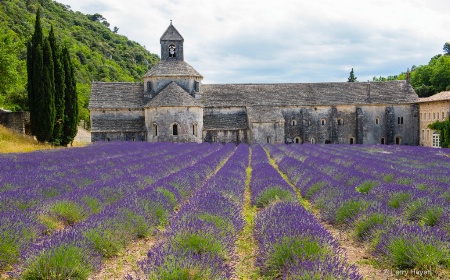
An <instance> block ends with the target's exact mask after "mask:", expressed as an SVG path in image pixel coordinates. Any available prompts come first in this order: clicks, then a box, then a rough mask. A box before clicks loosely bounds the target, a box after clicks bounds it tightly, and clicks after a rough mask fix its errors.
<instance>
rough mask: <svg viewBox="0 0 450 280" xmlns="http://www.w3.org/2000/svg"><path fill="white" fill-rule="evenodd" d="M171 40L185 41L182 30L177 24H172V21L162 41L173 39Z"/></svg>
mask: <svg viewBox="0 0 450 280" xmlns="http://www.w3.org/2000/svg"><path fill="white" fill-rule="evenodd" d="M171 40H174V41H184V39H183V37H182V36H181V34H180V32H178V30H177V29H176V28H175V26H173V25H172V22H171V23H170V25H169V27H167V29H166V31H164V33H163V35H162V36H161V39H160V41H171Z"/></svg>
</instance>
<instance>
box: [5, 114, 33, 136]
mask: <svg viewBox="0 0 450 280" xmlns="http://www.w3.org/2000/svg"><path fill="white" fill-rule="evenodd" d="M0 124H1V125H3V126H5V127H7V128H10V129H12V130H14V131H16V132H17V133H22V134H28V135H31V130H30V112H5V111H0Z"/></svg>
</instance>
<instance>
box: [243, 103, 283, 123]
mask: <svg viewBox="0 0 450 280" xmlns="http://www.w3.org/2000/svg"><path fill="white" fill-rule="evenodd" d="M247 115H248V120H249V122H278V121H281V120H284V118H283V115H282V114H281V110H280V108H276V107H272V106H252V107H247Z"/></svg>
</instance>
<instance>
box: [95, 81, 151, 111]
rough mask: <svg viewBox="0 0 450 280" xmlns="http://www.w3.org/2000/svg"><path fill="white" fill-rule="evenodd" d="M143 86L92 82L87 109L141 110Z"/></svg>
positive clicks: (139, 84) (140, 84) (138, 84)
mask: <svg viewBox="0 0 450 280" xmlns="http://www.w3.org/2000/svg"><path fill="white" fill-rule="evenodd" d="M143 93H144V84H142V83H104V82H93V83H92V88H91V98H90V100H89V109H121V108H127V109H128V108H130V109H142V106H143V105H144V95H143Z"/></svg>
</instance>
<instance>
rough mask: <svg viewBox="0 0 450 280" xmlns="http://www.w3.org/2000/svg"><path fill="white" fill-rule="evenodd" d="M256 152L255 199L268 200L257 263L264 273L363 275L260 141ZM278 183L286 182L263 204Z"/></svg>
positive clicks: (259, 227) (260, 222)
mask: <svg viewBox="0 0 450 280" xmlns="http://www.w3.org/2000/svg"><path fill="white" fill-rule="evenodd" d="M267 148H270V146H269V147H267ZM283 154H284V153H283V152H280V153H278V154H277V153H271V157H272V158H275V159H280V157H282V156H283ZM252 155H255V157H256V158H259V159H258V160H257V161H256V163H255V162H254V161H252V178H251V183H250V187H251V192H252V202H253V204H254V205H256V206H260V207H264V206H265V208H264V209H263V210H261V211H260V212H258V214H257V216H256V219H255V239H256V240H257V243H258V244H259V245H258V250H257V252H258V254H257V256H258V257H257V261H256V265H257V267H259V269H260V273H261V275H262V276H263V277H265V278H268V279H275V278H277V279H278V278H282V279H298V278H300V279H309V278H321V279H324V278H327V277H333V279H362V278H361V277H360V276H359V274H358V273H357V270H356V268H355V267H354V266H349V265H348V264H346V261H345V258H343V257H339V256H340V255H341V254H342V251H341V249H340V248H339V245H338V243H337V242H336V240H335V239H334V238H333V237H332V235H331V234H330V233H329V232H328V231H327V230H326V229H325V228H324V227H323V226H322V225H321V224H320V223H319V221H318V220H317V219H316V218H315V217H314V216H313V215H311V214H310V213H309V212H308V211H306V210H305V208H303V206H301V205H300V203H299V202H298V201H296V199H295V192H294V191H293V189H292V187H291V186H290V185H289V184H288V183H287V182H286V181H285V180H284V179H283V178H282V177H281V175H280V174H279V172H278V171H277V170H276V169H275V168H274V167H273V166H272V165H270V164H269V163H268V161H269V159H268V157H267V154H266V152H265V150H264V148H263V147H262V146H259V145H258V146H254V148H253V153H252ZM263 155H264V156H265V158H266V160H263V158H264V157H263ZM273 186H277V187H278V186H282V188H279V189H278V192H276V193H275V192H274V194H273V196H271V197H270V199H267V201H268V203H266V204H263V205H262V204H259V202H260V201H261V197H264V196H266V195H265V193H267V190H272V189H274V188H273ZM281 190H283V191H286V193H288V194H289V198H287V196H284V195H282V192H280V191H281Z"/></svg>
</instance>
